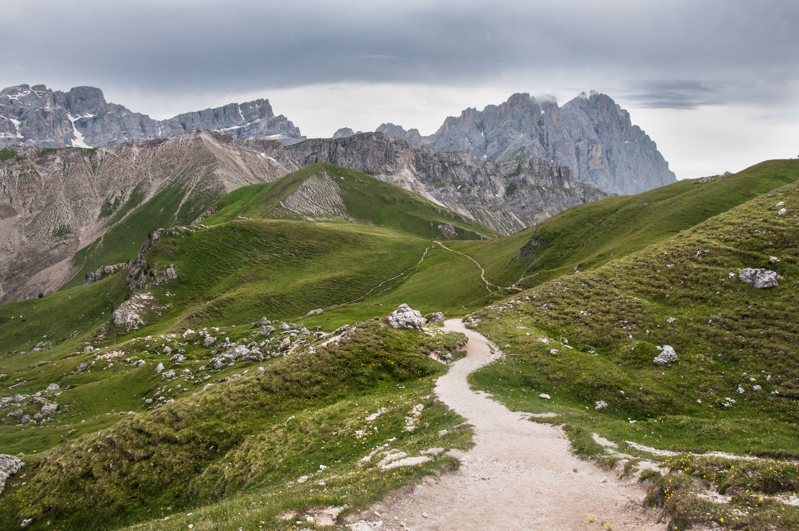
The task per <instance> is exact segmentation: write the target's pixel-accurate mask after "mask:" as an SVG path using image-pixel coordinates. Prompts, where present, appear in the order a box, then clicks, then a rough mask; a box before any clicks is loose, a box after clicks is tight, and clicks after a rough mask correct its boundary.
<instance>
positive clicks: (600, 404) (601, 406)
mask: <svg viewBox="0 0 799 531" xmlns="http://www.w3.org/2000/svg"><path fill="white" fill-rule="evenodd" d="M606 407H608V403H607V402H605V401H604V400H600V401H599V402H597V403H596V407H595V408H594V409H596V410H600V409H605V408H606Z"/></svg>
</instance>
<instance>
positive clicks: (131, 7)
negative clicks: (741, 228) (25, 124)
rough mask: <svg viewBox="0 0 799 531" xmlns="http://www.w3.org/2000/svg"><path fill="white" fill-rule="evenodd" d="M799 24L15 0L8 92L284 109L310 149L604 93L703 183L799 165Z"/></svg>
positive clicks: (554, 12)
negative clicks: (516, 104)
mask: <svg viewBox="0 0 799 531" xmlns="http://www.w3.org/2000/svg"><path fill="white" fill-rule="evenodd" d="M797 28H799V2H796V1H794V0H758V1H757V2H755V1H750V0H740V1H739V0H685V1H683V0H664V1H654V0H634V1H628V0H606V1H602V2H600V1H596V0H594V1H584V0H556V1H531V0H525V1H501V0H500V1H496V0H495V1H492V2H482V1H469V0H459V1H452V2H449V1H448V2H438V1H435V0H425V1H416V0H402V1H394V0H383V1H382V2H373V1H369V2H366V1H361V0H350V1H348V2H331V1H329V0H327V1H301V0H300V1H294V2H286V1H283V2H279V3H278V2H271V1H254V0H253V1H250V0H226V1H224V2H221V1H220V2H216V1H210V0H157V1H154V0H137V1H135V2H126V1H122V0H116V1H113V2H110V1H105V0H104V1H100V0H72V1H70V2H63V1H62V0H59V1H52V0H37V1H36V2H7V3H5V5H3V7H2V14H1V15H0V50H2V54H3V60H2V63H0V64H2V67H0V87H7V86H12V85H18V84H22V83H27V84H30V85H34V84H39V83H43V84H45V85H47V86H48V87H51V88H54V89H58V90H64V91H66V90H69V89H70V88H72V87H74V86H79V85H91V86H96V87H100V88H101V89H103V91H104V93H105V95H106V99H107V100H109V101H112V102H114V103H120V104H122V105H125V106H127V107H128V108H130V109H131V110H133V111H137V112H142V113H145V114H149V115H150V116H152V117H154V118H168V117H171V116H174V115H175V114H178V113H181V112H187V111H192V110H198V109H202V108H207V107H214V106H218V105H222V104H225V103H230V102H242V101H247V100H251V99H255V98H268V99H269V100H270V102H271V104H272V107H273V109H274V111H275V112H276V113H277V114H284V115H285V116H287V117H288V118H289V119H290V120H292V121H293V122H294V124H295V125H297V126H298V127H299V128H300V129H301V131H302V132H303V134H305V135H308V136H309V137H320V136H331V135H332V134H333V132H334V131H335V130H336V129H338V128H339V127H345V126H348V127H351V128H353V129H355V130H363V131H370V130H374V129H375V128H376V127H377V126H378V125H380V124H381V123H382V122H393V123H396V124H399V125H402V126H404V127H405V128H406V129H409V128H411V127H417V128H418V129H419V130H420V131H421V133H422V134H430V133H433V132H435V130H436V129H438V127H439V126H440V125H441V123H442V122H443V121H444V118H446V116H448V115H458V114H460V111H461V110H462V109H464V108H466V107H477V108H479V109H482V108H483V107H484V106H485V105H488V104H498V103H501V102H503V101H505V100H506V99H507V98H508V96H510V95H511V94H513V93H515V92H528V93H530V94H533V95H535V94H553V95H555V96H556V97H557V98H558V101H559V102H560V103H561V104H562V103H565V102H566V101H568V100H569V99H571V98H573V97H575V96H576V95H577V94H578V93H580V92H581V91H586V92H587V91H589V90H597V91H600V92H604V93H606V94H608V95H610V96H611V97H612V98H613V99H615V100H616V102H617V103H619V104H620V105H621V106H622V107H624V108H626V109H627V110H628V111H629V112H630V114H631V116H632V120H633V123H635V124H638V125H640V126H641V127H642V128H643V129H644V130H645V131H646V132H647V133H648V134H649V135H650V137H651V138H652V139H653V140H654V141H655V142H657V144H658V147H659V149H660V151H661V153H663V156H664V157H665V158H666V160H667V161H669V162H670V165H671V168H672V170H674V171H675V173H676V174H677V176H678V177H679V178H687V177H698V176H703V175H709V174H715V173H719V172H723V171H725V170H730V171H738V170H740V169H743V168H745V167H746V166H749V165H751V164H755V163H757V162H759V161H761V160H764V159H768V158H788V157H796V156H797V155H799V31H797Z"/></svg>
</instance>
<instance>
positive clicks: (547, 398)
mask: <svg viewBox="0 0 799 531" xmlns="http://www.w3.org/2000/svg"><path fill="white" fill-rule="evenodd" d="M538 398H543V399H544V400H549V399H550V398H552V397H551V396H549V395H548V394H546V393H541V394H540V395H538Z"/></svg>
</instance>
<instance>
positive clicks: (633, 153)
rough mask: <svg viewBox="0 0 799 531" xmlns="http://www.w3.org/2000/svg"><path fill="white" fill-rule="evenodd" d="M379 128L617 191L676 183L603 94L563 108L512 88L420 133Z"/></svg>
mask: <svg viewBox="0 0 799 531" xmlns="http://www.w3.org/2000/svg"><path fill="white" fill-rule="evenodd" d="M377 130H378V131H380V132H383V133H385V134H386V135H387V136H392V137H398V138H402V139H404V140H406V141H407V142H409V143H411V144H413V145H417V146H421V145H426V146H431V147H433V148H435V149H436V150H438V151H459V152H464V153H468V154H469V155H470V156H471V157H472V158H474V159H476V160H489V161H497V162H502V161H508V160H517V159H527V158H531V157H533V158H539V159H544V160H548V161H551V162H553V163H554V164H557V165H559V166H567V167H568V168H569V169H570V170H571V172H572V175H573V177H574V179H575V180H578V181H582V182H587V183H591V184H593V185H595V186H597V187H598V188H600V189H601V190H604V191H606V192H611V193H616V194H637V193H640V192H644V191H646V190H650V189H652V188H656V187H658V186H663V185H665V184H669V183H673V182H675V180H676V178H675V176H674V173H672V172H671V171H670V170H669V166H668V163H667V162H666V161H665V160H664V158H663V156H662V155H661V154H660V152H659V151H658V149H657V145H656V144H655V143H654V142H653V141H652V140H651V139H650V138H649V136H647V134H646V133H645V132H644V131H642V130H641V128H639V127H638V126H636V125H633V124H632V123H631V121H630V115H629V113H628V112H627V111H625V110H624V109H622V108H621V107H619V106H618V105H617V104H616V102H614V101H613V100H612V99H611V98H610V97H609V96H607V95H605V94H599V93H597V92H593V91H592V92H591V94H590V95H586V94H585V93H582V94H580V95H579V96H577V97H576V98H574V99H573V100H571V101H569V102H568V103H566V104H565V105H563V106H562V107H559V106H558V104H557V102H556V101H555V99H554V98H552V97H543V98H538V99H536V98H534V97H531V96H530V95H529V94H514V95H513V96H511V97H510V98H509V99H508V101H506V102H505V103H502V104H501V105H489V106H487V107H486V108H484V109H483V110H482V111H478V110H477V109H474V108H470V109H466V110H464V111H463V112H462V113H461V115H460V116H459V117H457V118H456V117H449V118H447V119H446V120H445V121H444V124H443V125H442V126H441V127H440V128H439V130H438V131H437V132H436V133H435V134H433V135H430V136H426V137H422V136H421V135H419V132H418V131H417V130H415V129H411V130H410V131H405V130H404V129H403V128H402V127H399V126H395V125H393V124H383V125H381V126H380V127H379V128H378V129H377Z"/></svg>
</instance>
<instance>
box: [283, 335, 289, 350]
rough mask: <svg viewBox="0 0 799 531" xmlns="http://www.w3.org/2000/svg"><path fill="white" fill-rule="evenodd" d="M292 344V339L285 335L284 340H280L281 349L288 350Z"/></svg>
mask: <svg viewBox="0 0 799 531" xmlns="http://www.w3.org/2000/svg"><path fill="white" fill-rule="evenodd" d="M290 346H291V339H289V338H287V337H284V338H283V341H281V342H280V350H286V349H288V348H289V347H290Z"/></svg>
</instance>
